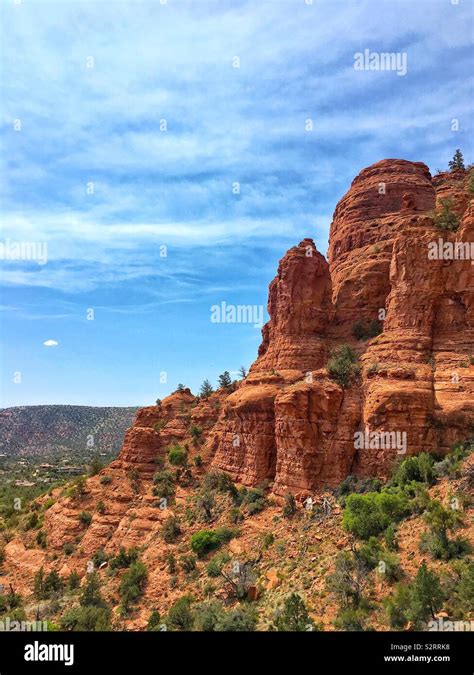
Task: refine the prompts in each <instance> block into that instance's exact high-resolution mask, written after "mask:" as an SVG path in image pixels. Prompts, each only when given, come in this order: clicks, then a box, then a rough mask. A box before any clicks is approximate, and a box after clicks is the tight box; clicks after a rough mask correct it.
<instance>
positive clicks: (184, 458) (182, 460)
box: [168, 444, 188, 466]
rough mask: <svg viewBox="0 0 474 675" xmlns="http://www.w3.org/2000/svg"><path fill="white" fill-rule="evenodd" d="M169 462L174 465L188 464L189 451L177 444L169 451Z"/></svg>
mask: <svg viewBox="0 0 474 675" xmlns="http://www.w3.org/2000/svg"><path fill="white" fill-rule="evenodd" d="M168 462H169V463H170V464H171V465H172V466H186V464H187V463H188V453H187V452H186V450H185V449H184V448H182V447H181V446H180V445H178V444H176V445H174V446H173V447H172V448H170V450H169V452H168Z"/></svg>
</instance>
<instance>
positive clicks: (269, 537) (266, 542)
mask: <svg viewBox="0 0 474 675" xmlns="http://www.w3.org/2000/svg"><path fill="white" fill-rule="evenodd" d="M274 541H275V535H274V534H273V532H266V533H265V534H264V535H263V537H262V546H263V548H270V546H271V545H272V544H273V542H274Z"/></svg>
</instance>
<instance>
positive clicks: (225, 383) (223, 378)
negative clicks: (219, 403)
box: [219, 370, 232, 389]
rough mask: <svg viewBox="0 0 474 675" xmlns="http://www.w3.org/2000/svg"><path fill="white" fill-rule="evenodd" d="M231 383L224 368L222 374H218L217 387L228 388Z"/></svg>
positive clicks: (228, 374)
mask: <svg viewBox="0 0 474 675" xmlns="http://www.w3.org/2000/svg"><path fill="white" fill-rule="evenodd" d="M231 384H232V379H231V377H230V373H229V371H228V370H225V371H224V372H223V373H222V375H219V387H222V388H223V389H228V388H229V387H230V385H231Z"/></svg>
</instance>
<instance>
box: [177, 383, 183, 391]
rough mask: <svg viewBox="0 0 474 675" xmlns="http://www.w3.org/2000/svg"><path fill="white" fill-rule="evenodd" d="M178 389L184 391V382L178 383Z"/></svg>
mask: <svg viewBox="0 0 474 675" xmlns="http://www.w3.org/2000/svg"><path fill="white" fill-rule="evenodd" d="M176 391H184V384H181V382H180V383H179V384H178V386H177V387H176Z"/></svg>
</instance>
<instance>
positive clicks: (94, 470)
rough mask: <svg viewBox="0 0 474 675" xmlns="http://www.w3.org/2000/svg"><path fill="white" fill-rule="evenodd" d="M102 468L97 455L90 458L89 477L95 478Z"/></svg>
mask: <svg viewBox="0 0 474 675" xmlns="http://www.w3.org/2000/svg"><path fill="white" fill-rule="evenodd" d="M103 468H104V465H103V464H102V462H101V461H100V458H99V457H98V456H97V455H95V456H94V457H93V458H92V461H91V463H90V466H89V476H97V474H98V473H99V471H102V469H103Z"/></svg>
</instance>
